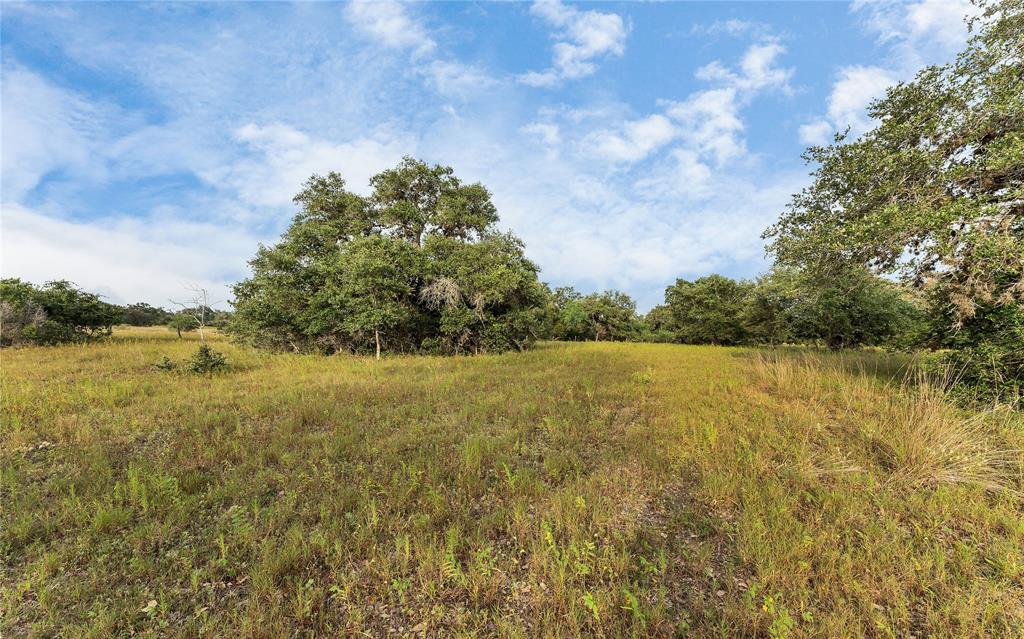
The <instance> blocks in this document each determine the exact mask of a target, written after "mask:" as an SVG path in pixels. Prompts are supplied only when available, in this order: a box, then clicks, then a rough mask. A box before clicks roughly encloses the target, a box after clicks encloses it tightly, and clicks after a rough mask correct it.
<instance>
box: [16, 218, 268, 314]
mask: <svg viewBox="0 0 1024 639" xmlns="http://www.w3.org/2000/svg"><path fill="white" fill-rule="evenodd" d="M265 239H266V238H262V237H256V236H253V235H251V234H249V233H247V232H246V230H245V229H244V228H243V227H239V226H222V225H219V224H214V223H203V222H188V221H183V220H181V219H180V217H179V216H178V215H175V214H173V213H159V212H158V213H155V214H152V215H150V216H147V217H144V218H139V217H119V218H110V219H105V220H91V221H89V222H73V221H68V220H63V219H60V218H54V217H51V216H48V215H43V214H41V213H39V212H37V211H33V210H32V209H29V208H27V207H24V206H21V205H18V204H10V203H5V204H4V205H3V235H2V242H0V245H2V249H3V250H2V258H0V259H2V271H3V276H4V277H21V278H23V279H26V280H28V281H31V282H35V283H37V284H41V283H43V282H46V281H50V280H58V279H67V280H70V281H72V282H75V283H76V284H78V285H79V286H81V287H83V288H85V289H86V290H89V291H93V292H97V293H100V294H103V295H104V296H106V297H107V299H108V301H111V302H114V303H121V304H123V303H129V302H135V301H140V300H141V301H147V302H149V303H151V304H159V305H163V306H165V307H166V306H168V299H171V298H175V299H177V298H180V297H181V295H182V292H183V291H184V285H185V284H190V283H196V284H199V285H200V286H205V287H207V288H208V289H209V290H210V293H211V295H212V296H213V299H216V300H226V299H227V298H228V297H229V289H228V285H229V283H231V282H234V281H237V279H238V278H239V277H240V276H241V275H242V274H243V272H244V264H245V261H246V260H247V259H248V258H249V257H251V256H252V254H253V252H254V249H255V246H256V244H257V242H258V241H260V240H265ZM220 306H224V305H223V304H221V305H220Z"/></svg>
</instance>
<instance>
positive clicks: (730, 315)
mask: <svg viewBox="0 0 1024 639" xmlns="http://www.w3.org/2000/svg"><path fill="white" fill-rule="evenodd" d="M752 290H753V285H752V284H750V283H749V282H737V281H735V280H732V279H729V278H728V277H725V276H722V275H709V276H707V277H702V278H699V279H697V280H694V281H693V282H690V281H687V280H683V279H680V280H676V283H675V284H673V285H672V286H669V287H668V288H667V289H665V306H666V308H667V312H666V313H665V314H666V315H667V316H668V317H667V318H666V320H665V321H666V323H667V327H668V328H670V330H672V332H673V333H674V335H675V340H676V341H678V342H681V343H683V344H720V345H724V346H730V345H734V344H742V343H744V342H746V341H747V340H748V338H749V334H748V332H747V328H746V326H744V324H743V319H742V315H743V310H744V308H745V304H746V301H747V297H748V296H749V295H750V292H751V291H752Z"/></svg>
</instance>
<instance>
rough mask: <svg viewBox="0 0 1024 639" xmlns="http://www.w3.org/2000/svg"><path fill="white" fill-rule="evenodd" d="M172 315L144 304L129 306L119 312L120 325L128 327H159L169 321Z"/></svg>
mask: <svg viewBox="0 0 1024 639" xmlns="http://www.w3.org/2000/svg"><path fill="white" fill-rule="evenodd" d="M172 316H173V313H171V312H170V311H168V310H166V309H163V308H160V307H158V306H151V305H149V304H147V303H145V302H136V303H135V304H129V305H127V306H125V307H124V309H122V311H121V323H122V324H127V325H129V326H160V325H162V324H166V323H167V322H169V321H170V320H171V317H172Z"/></svg>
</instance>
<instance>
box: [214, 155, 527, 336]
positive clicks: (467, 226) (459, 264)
mask: <svg viewBox="0 0 1024 639" xmlns="http://www.w3.org/2000/svg"><path fill="white" fill-rule="evenodd" d="M371 185H372V186H373V193H372V194H371V196H370V197H368V198H363V197H360V196H358V195H356V194H353V193H351V192H349V191H347V190H346V189H345V182H344V180H342V178H341V177H340V176H339V175H338V174H336V173H330V174H328V176H327V177H321V176H318V175H314V176H313V177H311V178H310V179H309V180H308V181H307V182H306V184H305V186H304V189H303V190H302V191H301V192H300V193H299V194H298V195H297V196H296V197H295V202H296V203H297V204H299V205H300V206H301V211H300V212H299V214H298V215H296V216H295V219H294V220H293V222H292V225H291V226H290V227H289V229H288V230H287V231H286V232H285V234H284V236H283V237H282V238H281V241H280V242H278V243H277V244H276V245H275V246H273V247H260V249H259V251H258V252H257V255H256V257H255V258H253V260H252V261H251V262H250V265H251V266H252V270H253V273H252V277H250V278H249V279H247V280H245V281H242V282H240V283H238V284H237V285H236V286H235V287H234V293H235V309H236V313H235V315H234V317H233V318H232V319H231V321H230V322H229V324H228V330H229V331H230V332H231V333H233V334H234V335H235V336H236V337H237V338H238V339H240V340H242V341H244V342H247V343H250V344H254V345H256V346H261V347H267V348H273V349H288V350H295V351H315V352H322V353H334V352H338V351H349V352H357V353H359V352H368V351H371V352H374V351H376V352H379V351H380V350H386V351H390V352H417V351H430V352H439V353H478V352H483V351H491V352H498V351H504V350H510V349H519V350H521V349H524V348H527V347H528V346H529V345H530V344H531V343H532V342H533V340H534V339H535V338H536V335H537V333H538V331H539V328H540V322H541V320H542V316H543V309H542V304H543V300H544V291H543V288H542V287H541V285H540V283H539V282H538V281H537V267H536V266H535V265H534V264H533V263H531V262H530V261H529V260H528V259H526V257H525V255H524V253H523V245H522V243H521V242H520V241H519V240H518V239H517V238H515V237H514V236H513V235H511V234H502V233H498V232H497V231H495V230H494V228H493V227H494V224H495V223H496V222H497V219H498V217H497V212H496V210H495V208H494V206H493V204H492V203H491V201H490V194H489V193H488V192H487V190H486V189H485V188H484V187H483V186H482V185H480V184H469V185H465V184H462V183H461V182H460V181H459V180H458V179H457V178H456V177H455V176H454V175H453V173H452V170H451V169H450V168H449V167H443V166H437V165H435V166H429V165H427V164H425V163H423V162H420V161H418V160H413V159H411V158H405V159H404V160H403V161H402V162H401V163H400V164H399V166H398V167H396V168H394V169H390V170H387V171H384V172H382V173H380V174H378V175H376V176H374V177H373V179H372V180H371Z"/></svg>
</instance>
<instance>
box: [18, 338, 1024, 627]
mask: <svg viewBox="0 0 1024 639" xmlns="http://www.w3.org/2000/svg"><path fill="white" fill-rule="evenodd" d="M196 345H197V344H196V342H195V340H194V338H192V339H188V340H178V339H177V338H176V337H175V336H174V335H173V334H172V333H168V332H167V331H166V330H164V329H152V330H140V329H133V330H128V331H118V332H117V333H116V334H115V337H114V338H113V339H112V340H110V341H108V342H105V343H100V344H91V345H84V346H66V347H59V348H31V349H23V350H11V351H5V352H3V354H2V355H0V357H2V387H0V390H2V422H3V423H2V434H0V446H2V451H0V455H2V458H0V461H2V484H0V490H2V494H0V496H2V504H0V505H2V509H3V510H2V520H0V524H2V531H0V553H2V558H3V561H2V567H0V570H2V573H0V589H2V595H0V597H2V599H0V602H2V610H0V616H2V621H0V624H2V625H0V634H2V635H3V636H4V637H20V636H63V637H109V636H128V635H134V636H184V637H196V636H209V637H214V636H240V637H282V636H323V635H326V636H389V635H391V636H403V635H404V636H423V637H447V636H455V637H524V638H525V637H670V636H698V637H704V636H712V637H734V636H771V637H787V636H792V637H803V636H822V637H825V636H872V637H875V636H877V637H907V636H919V637H925V636H936V637H950V636H957V637H959V636H966V637H972V636H977V637H981V636H993V637H1005V636H1011V637H1012V636H1024V515H1022V508H1024V500H1022V497H1021V490H1022V487H1024V476H1022V474H1021V461H1022V459H1021V453H1020V450H1021V448H1022V447H1024V426H1022V420H1021V416H1020V415H1019V414H1016V413H1012V412H1007V411H990V412H985V413H980V414H975V415H969V414H964V413H961V412H960V411H959V410H957V409H955V408H952V407H951V406H949V405H948V404H946V403H945V402H944V400H943V398H942V396H941V393H939V392H938V391H936V390H935V389H934V388H933V387H931V386H929V385H928V384H927V383H922V384H918V385H903V386H901V385H900V384H899V381H898V379H897V380H896V381H895V382H894V381H892V380H893V376H898V374H899V371H901V370H902V369H904V368H906V366H905V364H906V363H905V362H899V361H895V360H891V359H887V358H885V357H884V356H882V355H878V354H856V355H853V356H846V357H838V356H828V355H817V354H813V353H784V354H769V355H762V354H759V353H757V352H754V351H745V350H740V349H725V348H714V347H686V346H672V345H642V344H603V343H602V344H543V345H541V346H540V347H539V348H537V349H536V350H534V351H531V352H528V353H522V354H507V355H500V356H480V357H469V358H466V357H463V358H434V357H395V358H387V359H385V360H382V361H380V362H376V361H373V360H371V359H363V358H353V357H333V358H323V357H315V356H299V355H269V354H265V353H260V352H256V351H252V350H248V349H244V348H240V347H237V346H234V345H231V344H230V343H228V342H226V341H224V340H223V339H222V338H220V337H216V338H215V343H214V346H215V347H216V348H217V349H219V350H222V351H223V352H224V353H225V354H226V355H227V357H228V360H229V363H230V368H229V369H228V371H226V372H224V373H219V374H215V375H212V376H201V375H194V374H188V373H184V372H178V371H173V372H168V371H161V370H157V369H155V368H153V366H152V365H153V364H155V363H156V362H158V361H159V360H160V359H161V357H162V356H164V355H168V356H169V357H171V358H172V359H175V360H178V361H182V360H184V359H186V358H187V357H189V356H190V355H191V354H192V353H193V352H194V351H195V349H196Z"/></svg>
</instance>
